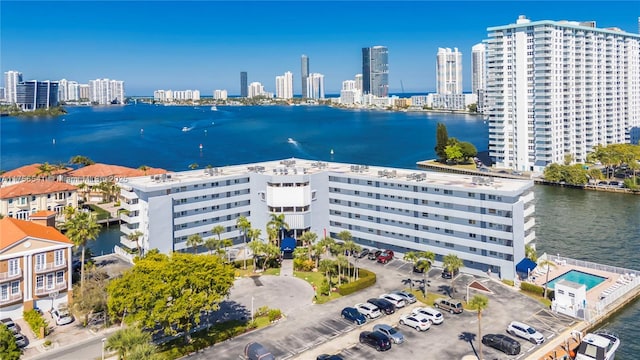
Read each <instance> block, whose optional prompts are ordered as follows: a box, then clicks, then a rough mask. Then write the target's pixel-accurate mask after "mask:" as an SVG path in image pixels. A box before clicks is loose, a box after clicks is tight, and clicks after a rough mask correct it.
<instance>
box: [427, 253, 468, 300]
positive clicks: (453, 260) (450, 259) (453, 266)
mask: <svg viewBox="0 0 640 360" xmlns="http://www.w3.org/2000/svg"><path fill="white" fill-rule="evenodd" d="M462 266H464V263H463V262H462V260H460V258H459V257H458V255H455V254H449V255H445V257H444V258H443V259H442V267H444V269H445V270H447V271H448V272H449V273H451V292H452V293H453V291H454V288H453V280H455V276H453V274H455V273H457V272H458V270H460V268H461V267H462ZM425 285H426V284H425Z"/></svg>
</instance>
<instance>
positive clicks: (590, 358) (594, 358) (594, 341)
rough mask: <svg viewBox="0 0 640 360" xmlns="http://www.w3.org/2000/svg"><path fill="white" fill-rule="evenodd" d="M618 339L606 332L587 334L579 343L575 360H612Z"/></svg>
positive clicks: (618, 344) (618, 342)
mask: <svg viewBox="0 0 640 360" xmlns="http://www.w3.org/2000/svg"><path fill="white" fill-rule="evenodd" d="M619 346H620V339H619V338H618V337H617V336H615V335H613V334H610V333H608V332H596V333H588V334H587V335H585V336H584V338H582V340H581V341H580V345H579V346H578V350H576V357H575V360H613V359H615V357H616V350H618V347H619Z"/></svg>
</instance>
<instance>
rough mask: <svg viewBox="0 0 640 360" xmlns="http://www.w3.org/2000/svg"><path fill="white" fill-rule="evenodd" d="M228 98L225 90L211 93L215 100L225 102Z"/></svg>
mask: <svg viewBox="0 0 640 360" xmlns="http://www.w3.org/2000/svg"><path fill="white" fill-rule="evenodd" d="M228 97H229V95H228V94H227V90H215V91H214V92H213V98H214V99H215V100H227V98H228Z"/></svg>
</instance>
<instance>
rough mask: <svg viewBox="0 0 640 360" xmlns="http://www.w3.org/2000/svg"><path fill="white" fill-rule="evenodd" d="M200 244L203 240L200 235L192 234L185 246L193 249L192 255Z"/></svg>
mask: <svg viewBox="0 0 640 360" xmlns="http://www.w3.org/2000/svg"><path fill="white" fill-rule="evenodd" d="M202 243H204V240H203V239H202V236H200V234H192V235H189V237H188V238H187V246H190V247H193V253H194V254H195V253H196V251H197V250H198V246H199V245H200V244H202Z"/></svg>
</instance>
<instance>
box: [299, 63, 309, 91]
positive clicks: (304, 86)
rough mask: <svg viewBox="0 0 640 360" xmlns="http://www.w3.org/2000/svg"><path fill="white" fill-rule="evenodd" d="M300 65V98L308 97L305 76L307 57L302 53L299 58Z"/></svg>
mask: <svg viewBox="0 0 640 360" xmlns="http://www.w3.org/2000/svg"><path fill="white" fill-rule="evenodd" d="M300 63H301V64H300V65H301V67H302V69H301V71H300V77H301V78H302V98H303V99H304V98H307V97H309V96H308V94H307V78H308V77H309V57H308V56H307V55H302V58H301V59H300Z"/></svg>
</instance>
